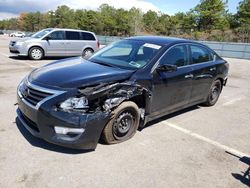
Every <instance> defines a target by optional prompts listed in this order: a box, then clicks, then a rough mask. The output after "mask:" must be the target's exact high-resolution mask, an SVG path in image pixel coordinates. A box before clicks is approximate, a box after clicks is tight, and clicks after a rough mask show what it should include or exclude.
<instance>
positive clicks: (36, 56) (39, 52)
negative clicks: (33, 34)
mask: <svg viewBox="0 0 250 188" xmlns="http://www.w3.org/2000/svg"><path fill="white" fill-rule="evenodd" d="M43 57H44V51H43V49H42V48H40V47H37V46H35V47H32V48H30V50H29V58H30V59H32V60H41V59H43Z"/></svg>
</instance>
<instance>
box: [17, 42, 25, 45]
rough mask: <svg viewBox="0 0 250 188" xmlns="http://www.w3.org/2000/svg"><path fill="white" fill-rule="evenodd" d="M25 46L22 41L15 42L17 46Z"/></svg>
mask: <svg viewBox="0 0 250 188" xmlns="http://www.w3.org/2000/svg"><path fill="white" fill-rule="evenodd" d="M24 44H25V42H23V41H17V42H16V45H18V46H22V45H24Z"/></svg>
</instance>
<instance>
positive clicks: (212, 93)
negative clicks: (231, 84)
mask: <svg viewBox="0 0 250 188" xmlns="http://www.w3.org/2000/svg"><path fill="white" fill-rule="evenodd" d="M221 89H222V85H221V81H220V80H215V81H214V82H213V84H212V86H211V88H210V90H209V94H208V97H207V100H206V102H205V103H204V105H206V106H213V105H215V103H216V102H217V101H218V99H219V96H220V93H221Z"/></svg>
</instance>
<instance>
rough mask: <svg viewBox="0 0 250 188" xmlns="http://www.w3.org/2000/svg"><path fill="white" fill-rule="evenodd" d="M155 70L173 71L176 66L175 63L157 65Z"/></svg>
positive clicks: (175, 69)
mask: <svg viewBox="0 0 250 188" xmlns="http://www.w3.org/2000/svg"><path fill="white" fill-rule="evenodd" d="M156 70H157V71H158V72H175V71H177V66H176V65H169V64H167V65H159V66H158V67H157V68H156Z"/></svg>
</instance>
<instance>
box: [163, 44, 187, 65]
mask: <svg viewBox="0 0 250 188" xmlns="http://www.w3.org/2000/svg"><path fill="white" fill-rule="evenodd" d="M187 63H188V57H187V48H186V46H185V45H179V46H175V47H173V48H171V49H170V50H169V51H168V52H167V53H166V54H165V55H164V56H163V57H162V58H161V59H160V64H162V65H164V64H170V65H176V66H177V67H181V66H184V65H186V64H187Z"/></svg>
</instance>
